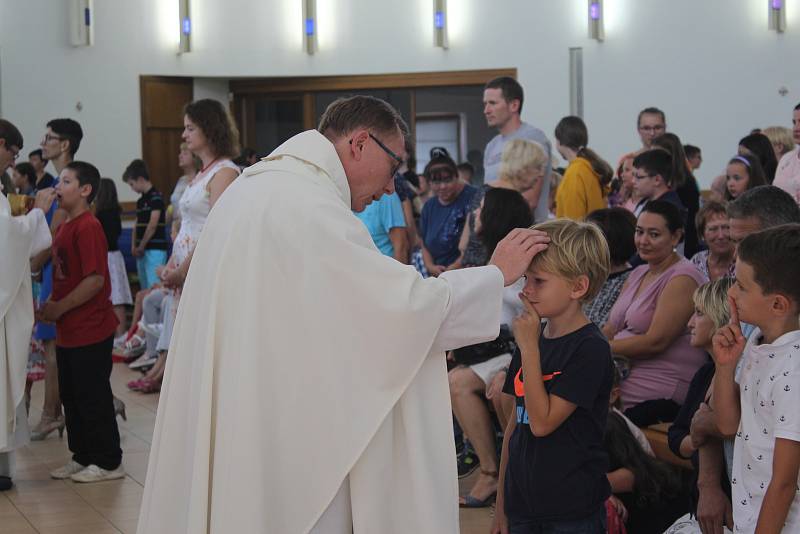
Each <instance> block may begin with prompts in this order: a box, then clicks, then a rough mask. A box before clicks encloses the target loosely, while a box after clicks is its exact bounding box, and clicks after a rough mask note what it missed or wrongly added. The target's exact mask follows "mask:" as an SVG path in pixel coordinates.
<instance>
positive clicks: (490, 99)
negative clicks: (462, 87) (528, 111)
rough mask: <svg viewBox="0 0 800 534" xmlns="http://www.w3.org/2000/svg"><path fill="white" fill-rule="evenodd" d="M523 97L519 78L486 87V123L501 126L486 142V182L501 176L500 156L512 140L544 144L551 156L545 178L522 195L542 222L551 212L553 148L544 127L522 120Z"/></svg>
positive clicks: (484, 178)
mask: <svg viewBox="0 0 800 534" xmlns="http://www.w3.org/2000/svg"><path fill="white" fill-rule="evenodd" d="M523 100H524V94H523V91H522V86H521V85H520V84H519V82H517V80H515V79H514V78H510V77H508V76H502V77H500V78H495V79H494V80H491V81H490V82H489V83H487V84H486V87H485V88H484V90H483V114H484V116H485V117H486V123H487V124H488V125H489V126H490V127H492V128H497V131H498V134H497V135H496V136H495V137H494V138H492V140H491V141H489V143H488V144H487V145H486V151H485V153H484V157H483V168H484V175H483V182H484V183H487V184H488V183H489V182H494V181H495V180H497V178H499V176H498V174H499V172H500V159H501V157H502V155H503V148H504V147H505V145H506V143H507V142H508V141H510V140H512V139H528V140H530V141H534V142H536V143H539V144H540V145H542V148H543V149H544V152H545V154H547V156H548V160H547V168H546V169H545V173H544V179H543V180H539V181H538V182H537V183H536V185H534V186H533V187H532V188H531V189H529V190H528V191H526V192H524V193H523V194H522V196H524V197H525V200H527V201H528V204H530V205H531V209H532V210H533V218H534V220H535V221H536V222H541V221H544V220H546V219H547V218H548V215H549V214H550V205H549V204H550V201H549V199H550V170H551V166H550V154H552V149H551V147H550V141H549V140H548V139H547V136H546V135H545V133H544V132H543V131H542V130H540V129H539V128H536V127H534V126H531V125H530V124H528V123H526V122H522V119H521V118H520V113H522V102H523Z"/></svg>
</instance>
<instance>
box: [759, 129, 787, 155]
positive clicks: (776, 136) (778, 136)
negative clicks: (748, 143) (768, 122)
mask: <svg viewBox="0 0 800 534" xmlns="http://www.w3.org/2000/svg"><path fill="white" fill-rule="evenodd" d="M761 132H762V133H763V134H764V135H766V136H767V139H769V142H770V143H772V144H773V145H777V144H778V143H780V144H781V145H783V153H781V156H783V155H784V154H786V153H787V152H791V151H792V150H794V137H793V136H792V131H791V130H790V129H789V128H784V127H783V126H770V127H769V128H764V129H763V130H762V131H761ZM778 159H780V156H779V157H778Z"/></svg>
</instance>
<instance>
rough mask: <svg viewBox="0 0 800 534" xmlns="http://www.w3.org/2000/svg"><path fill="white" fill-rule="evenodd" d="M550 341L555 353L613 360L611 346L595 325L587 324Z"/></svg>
mask: <svg viewBox="0 0 800 534" xmlns="http://www.w3.org/2000/svg"><path fill="white" fill-rule="evenodd" d="M548 341H549V343H548V344H550V345H551V347H552V349H553V350H554V351H558V352H565V353H568V354H569V355H579V356H580V357H588V358H593V359H595V358H596V359H609V360H610V358H611V346H610V345H609V344H608V340H607V339H606V337H605V336H604V335H603V332H601V331H600V328H598V327H597V325H596V324H594V323H589V324H586V325H584V326H582V327H581V328H579V329H577V330H575V331H573V332H571V333H569V334H566V335H564V336H561V337H559V338H556V339H551V340H548Z"/></svg>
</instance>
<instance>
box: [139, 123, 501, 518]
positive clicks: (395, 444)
mask: <svg viewBox="0 0 800 534" xmlns="http://www.w3.org/2000/svg"><path fill="white" fill-rule="evenodd" d="M502 294H503V276H502V274H501V273H500V271H499V270H498V269H497V268H496V267H493V266H490V267H481V268H476V269H465V270H462V271H454V272H450V273H447V274H446V275H443V276H441V277H439V278H430V279H427V280H424V279H422V278H421V277H420V276H419V275H418V274H417V272H416V271H415V270H414V268H413V267H410V266H407V265H402V264H400V263H398V262H396V261H395V260H393V259H392V258H389V257H386V256H383V255H382V254H380V252H379V251H378V249H377V248H375V245H374V244H373V242H372V239H371V238H370V235H369V233H368V231H367V229H366V227H365V226H364V225H363V223H362V222H361V221H360V220H359V219H357V218H356V217H355V216H354V215H353V214H352V212H351V210H350V189H349V187H348V184H347V179H346V177H345V174H344V169H343V168H342V165H341V162H340V161H339V157H338V155H337V154H336V151H335V149H334V147H333V145H332V144H331V143H330V142H329V141H328V140H327V139H326V138H325V137H324V136H322V135H321V134H319V133H318V132H316V131H308V132H304V133H302V134H299V135H297V136H295V137H293V138H292V139H290V140H289V141H287V142H286V143H284V144H283V145H281V146H280V147H279V148H278V149H276V150H275V152H273V153H272V154H271V155H270V156H269V157H267V158H265V159H264V160H263V161H261V162H259V163H257V164H256V165H254V166H252V167H250V168H249V169H247V170H246V171H245V172H244V173H243V174H242V176H241V177H239V178H238V179H237V180H236V181H235V182H234V183H233V184H232V185H231V186H230V187H229V188H228V189H227V190H226V191H225V193H224V194H223V195H222V197H221V198H220V200H219V201H218V202H217V204H216V205H215V206H214V208H213V209H212V210H211V214H210V215H209V218H208V221H207V223H206V226H205V228H204V229H203V233H202V234H201V236H200V240H199V243H198V245H197V248H196V250H195V254H194V258H193V260H192V266H191V269H190V272H189V276H188V278H187V281H186V284H185V286H184V291H183V295H182V297H181V303H180V308H179V310H178V316H177V320H176V324H175V331H174V335H173V337H172V343H171V345H170V350H169V357H168V358H167V370H166V376H165V381H164V387H163V388H162V393H161V401H160V403H159V407H158V416H157V418H156V428H155V434H154V439H153V446H152V450H151V452H150V463H149V466H148V470H147V481H146V484H145V491H144V498H143V501H142V510H141V513H140V518H139V527H138V532H139V533H140V534H181V533H192V534H197V533H214V534H228V533H234V532H236V533H239V532H241V533H274V534H294V533H307V532H309V531H310V530H311V529H312V527H314V525H315V524H316V523H317V521H318V520H319V519H320V517H322V515H323V513H324V512H325V510H326V509H327V508H328V506H329V505H330V504H331V502H332V500H333V499H334V496H335V495H336V494H337V491H338V490H339V488H340V487H341V486H342V484H343V482H344V481H345V480H346V479H348V478H349V483H350V496H351V507H352V517H353V529H354V532H355V533H356V534H373V533H378V532H380V533H397V534H409V533H415V534H425V533H432V534H433V533H436V534H442V533H454V532H457V531H458V508H457V499H458V485H457V473H456V457H455V450H454V444H453V429H452V416H451V409H450V396H449V392H448V381H447V371H446V364H445V359H444V354H443V353H444V350H445V349H450V348H455V347H458V346H463V345H469V344H473V343H477V342H481V341H487V340H490V339H493V338H494V337H496V336H497V334H498V332H499V327H500V309H501V302H502Z"/></svg>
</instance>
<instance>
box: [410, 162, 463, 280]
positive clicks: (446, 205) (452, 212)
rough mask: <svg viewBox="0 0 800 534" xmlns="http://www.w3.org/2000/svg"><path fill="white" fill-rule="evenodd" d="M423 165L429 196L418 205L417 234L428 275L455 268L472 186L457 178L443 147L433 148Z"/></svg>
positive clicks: (455, 170) (459, 252)
mask: <svg viewBox="0 0 800 534" xmlns="http://www.w3.org/2000/svg"><path fill="white" fill-rule="evenodd" d="M431 156H432V157H431V160H430V161H429V162H428V164H427V165H426V166H425V173H424V174H425V179H426V180H427V182H428V184H429V185H430V188H431V191H432V192H433V195H434V196H433V197H431V198H430V199H429V200H428V201H427V202H426V203H425V206H423V208H422V215H421V216H420V236H421V237H422V260H423V262H424V264H425V270H426V271H427V273H428V274H429V275H430V276H439V275H440V274H442V273H443V272H445V271H448V270H451V269H455V268H458V267H459V265H458V264H457V261H458V260H459V259H460V258H461V251H460V250H459V249H458V242H459V237H460V236H461V233H462V231H463V230H464V223H465V222H466V220H467V215H468V214H469V208H470V206H471V201H472V197H473V195H475V191H476V189H475V188H474V187H472V186H471V185H468V184H465V183H464V182H462V181H461V180H459V179H458V170H457V169H456V164H455V162H454V161H453V159H452V158H451V157H450V155H449V154H447V151H446V150H443V149H442V150H435V151H433V153H432V154H431Z"/></svg>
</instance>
